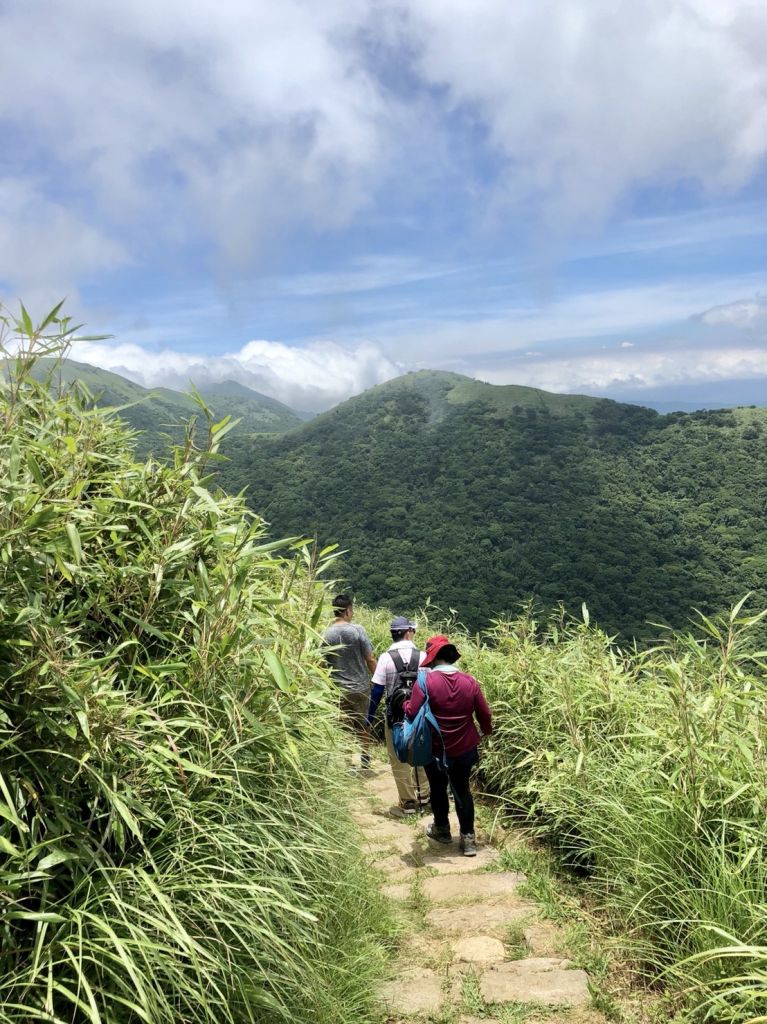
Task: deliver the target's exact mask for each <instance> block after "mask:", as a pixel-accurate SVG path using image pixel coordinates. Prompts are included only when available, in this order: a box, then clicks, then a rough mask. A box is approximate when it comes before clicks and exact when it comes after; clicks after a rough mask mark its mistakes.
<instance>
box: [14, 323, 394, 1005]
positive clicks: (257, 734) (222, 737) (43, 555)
mask: <svg viewBox="0 0 767 1024" xmlns="http://www.w3.org/2000/svg"><path fill="white" fill-rule="evenodd" d="M2 322H3V324H4V332H3V336H2V339H0V340H2V343H3V346H4V351H5V353H6V356H7V361H6V373H5V376H3V377H1V378H0V417H1V418H2V426H3V430H2V433H1V434H0V488H2V502H1V503H0V516H2V524H1V525H2V529H1V531H0V673H2V691H1V692H0V742H2V748H3V758H2V763H1V765H0V772H1V774H0V894H1V896H2V903H0V1021H2V1022H11V1021H13V1022H16V1024H21V1022H24V1024H28V1022H30V1021H58V1022H80V1021H83V1022H85V1021H88V1022H92V1024H96V1022H104V1024H118V1022H119V1024H123V1022H125V1024H128V1022H130V1024H133V1022H138V1021H143V1022H147V1024H165V1022H167V1024H180V1022H184V1024H186V1022H190V1024H191V1022H214V1021H215V1022H217V1024H220V1022H241V1021H259V1022H272V1021H274V1022H276V1021H298V1022H303V1021H307V1022H308V1021H320V1022H323V1024H331V1022H333V1024H335V1022H347V1021H348V1022H352V1021H355V1022H356V1021H366V1020H372V1019H374V1016H375V1013H374V1010H373V1009H371V992H370V987H371V986H370V981H371V977H372V976H373V975H374V974H375V972H376V971H377V969H378V966H379V963H378V955H377V953H376V949H377V946H376V944H375V940H376V935H377V934H378V933H380V930H381V928H383V927H384V926H385V914H384V913H383V912H382V907H381V906H380V904H379V902H378V897H377V896H376V895H375V894H374V893H373V894H371V893H370V891H369V890H370V886H369V883H368V880H367V879H366V877H365V869H364V867H363V865H362V864H361V862H360V860H359V855H358V853H357V850H356V846H355V832H354V830H353V828H352V827H351V825H350V822H349V819H348V816H347V813H346V804H347V798H348V793H347V788H348V781H347V778H346V775H345V772H344V765H343V756H342V752H341V751H340V750H339V740H338V733H337V729H336V725H335V715H334V705H333V699H332V690H331V689H330V688H329V686H328V682H327V677H326V674H325V672H324V670H323V669H322V668H321V666H320V662H319V654H318V648H319V644H318V638H317V634H316V630H315V626H316V624H317V621H318V618H319V615H320V609H321V603H322V597H323V590H322V587H321V585H320V584H319V583H317V582H316V571H317V568H318V567H317V566H316V565H315V564H314V563H315V561H316V560H315V559H314V558H313V556H311V555H310V553H309V551H308V550H307V548H306V547H305V545H303V544H301V543H299V542H288V541H281V542H269V541H268V540H267V539H266V537H265V525H264V523H263V522H262V521H261V520H260V519H259V518H257V517H255V516H253V515H251V514H250V513H248V512H247V511H246V510H245V508H244V506H243V504H242V502H241V501H240V500H239V499H235V498H229V497H223V496H221V495H218V494H215V493H212V492H211V490H209V488H208V482H209V477H208V475H207V472H208V471H207V469H206V465H207V461H208V460H209V458H210V457H211V455H209V454H208V453H206V452H197V451H196V450H195V449H194V443H193V441H192V440H191V437H192V436H193V433H192V431H191V430H190V433H189V438H188V439H187V443H186V445H185V446H181V447H179V448H178V449H176V452H175V458H174V461H173V464H172V465H160V464H158V463H157V462H153V461H149V462H146V463H144V464H138V463H136V462H134V461H133V454H132V450H131V445H130V439H131V435H130V432H129V431H128V430H127V429H126V428H125V427H124V426H123V425H122V424H121V423H120V421H119V420H117V419H116V418H113V417H110V416H108V415H105V414H104V413H103V412H100V411H94V410H90V409H88V408H87V403H86V402H84V401H82V400H81V397H80V396H78V393H77V389H76V388H75V389H74V390H68V391H66V392H64V393H60V394H57V393H56V391H55V388H52V387H51V386H50V382H46V381H42V382H38V381H36V380H35V379H34V378H33V375H32V372H31V371H32V369H33V368H34V366H35V364H36V363H37V360H38V358H39V356H41V355H55V356H58V355H61V354H62V353H63V352H64V351H65V348H66V343H67V341H68V339H69V338H70V337H71V334H72V330H73V328H72V326H71V325H70V324H69V322H68V321H67V320H66V319H60V318H59V317H58V309H57V310H54V311H53V313H52V314H51V315H50V316H49V317H48V318H46V320H45V321H44V322H43V323H42V324H41V325H40V326H39V327H34V326H33V325H32V322H31V321H30V319H29V317H28V315H27V314H26V311H25V310H24V309H23V308H22V313H21V316H20V318H19V319H15V318H12V317H10V316H8V315H5V316H4V317H3V319H2ZM203 414H204V409H203ZM229 426H230V424H229V423H228V422H227V421H222V422H221V423H219V424H213V423H209V424H208V433H209V436H210V451H211V453H212V457H213V458H215V452H216V448H217V445H218V443H219V441H220V440H221V438H222V437H223V436H224V435H225V434H226V432H227V430H228V428H229ZM319 568H321V566H319Z"/></svg>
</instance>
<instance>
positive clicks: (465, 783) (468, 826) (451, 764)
mask: <svg viewBox="0 0 767 1024" xmlns="http://www.w3.org/2000/svg"><path fill="white" fill-rule="evenodd" d="M477 761H479V754H478V753H477V748H476V747H472V749H471V750H467V751H466V753H465V754H459V755H458V757H448V759H447V770H445V768H444V767H443V766H442V765H441V764H440V763H439V762H437V761H432V762H431V764H427V765H426V775H427V776H428V779H429V786H430V787H431V809H432V812H433V814H434V824H435V825H436V826H437V828H449V827H450V820H449V818H448V807H449V805H448V801H447V786H448V783H450V786H451V788H452V790H453V799H454V800H455V812H456V814H457V815H458V824H459V825H460V827H461V834H462V835H468V834H469V833H470V832H474V798H473V797H472V795H471V788H470V785H469V780H470V778H471V770H472V768H473V767H474V765H475V764H476V763H477Z"/></svg>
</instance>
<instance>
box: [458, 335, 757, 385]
mask: <svg viewBox="0 0 767 1024" xmlns="http://www.w3.org/2000/svg"><path fill="white" fill-rule="evenodd" d="M477 376H478V377H480V378H481V379H482V380H487V381H489V382H490V383H493V384H523V385H527V386H529V387H536V388H542V389H543V390H544V391H555V392H560V393H564V394H575V393H578V392H582V393H586V394H594V393H600V392H610V391H613V392H620V391H625V390H628V389H631V390H649V389H650V388H655V387H669V386H673V385H689V384H716V383H720V382H722V381H726V380H745V379H750V378H761V377H767V346H766V347H761V348H760V347H756V346H754V347H745V346H744V347H740V348H732V349H729V350H727V351H719V350H711V351H708V352H705V353H701V352H700V351H699V350H697V349H694V348H693V349H689V348H688V349H681V350H674V351H670V352H657V351H656V352H649V353H643V354H642V355H641V356H640V355H636V356H634V355H631V356H629V355H628V354H625V355H624V354H618V353H612V354H610V355H597V354H593V353H590V354H586V355H580V356H578V355H576V356H573V357H572V358H554V359H550V360H547V361H545V362H540V361H539V362H537V363H536V364H535V365H534V366H526V365H524V364H521V363H518V364H516V365H514V366H513V367H508V366H507V367H500V368H499V367H497V366H492V367H489V368H486V369H483V368H481V367H480V368H479V369H478V370H477Z"/></svg>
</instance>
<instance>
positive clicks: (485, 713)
mask: <svg viewBox="0 0 767 1024" xmlns="http://www.w3.org/2000/svg"><path fill="white" fill-rule="evenodd" d="M474 714H475V715H476V716H477V721H478V722H479V728H480V730H481V731H482V735H483V736H489V735H490V733H491V732H492V731H493V716H492V714H491V712H490V705H489V704H488V703H487V701H486V700H485V695H484V693H483V692H482V690H480V688H479V683H478V682H477V681H476V679H475V680H474Z"/></svg>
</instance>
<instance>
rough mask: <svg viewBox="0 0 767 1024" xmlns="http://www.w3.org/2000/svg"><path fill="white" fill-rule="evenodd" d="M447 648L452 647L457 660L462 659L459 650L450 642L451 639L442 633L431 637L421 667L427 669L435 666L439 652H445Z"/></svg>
mask: <svg viewBox="0 0 767 1024" xmlns="http://www.w3.org/2000/svg"><path fill="white" fill-rule="evenodd" d="M446 647H451V648H452V649H453V651H454V652H455V656H456V658H459V657H460V653H459V651H458V648H457V647H456V646H455V644H454V643H453V642H452V641H451V640H450V637H447V636H444V635H443V634H442V633H438V634H437V635H436V636H430V637H429V639H428V640H427V641H426V657H425V658H424V659H423V661H422V662H421V665H423V666H425V667H426V666H429V665H432V664H434V659H435V658H436V657H437V655H438V654H439V652H440V651H443V650H444V649H445V648H446Z"/></svg>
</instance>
